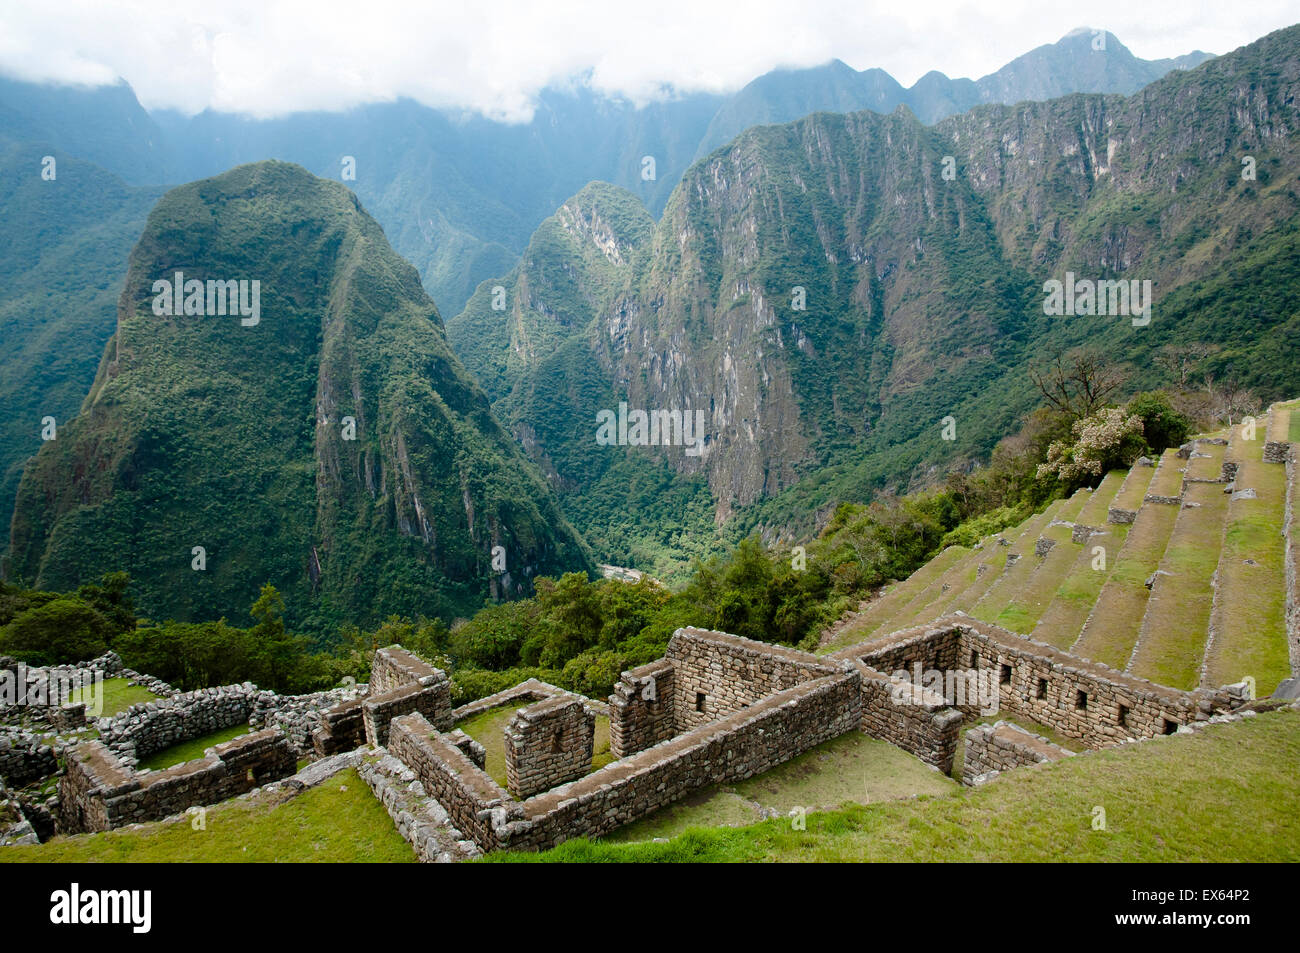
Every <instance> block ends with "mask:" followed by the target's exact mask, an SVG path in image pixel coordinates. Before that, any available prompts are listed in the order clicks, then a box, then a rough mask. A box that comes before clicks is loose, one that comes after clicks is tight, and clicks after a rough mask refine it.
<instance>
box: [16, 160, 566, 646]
mask: <svg viewBox="0 0 1300 953" xmlns="http://www.w3.org/2000/svg"><path fill="white" fill-rule="evenodd" d="M177 273H179V274H180V275H181V276H182V277H181V279H180V283H181V285H182V287H183V290H184V295H185V297H184V307H185V313H179V311H178V310H177V309H174V308H171V307H170V305H171V303H172V300H173V299H172V295H173V292H174V290H175V289H164V293H161V294H160V292H159V286H158V284H157V282H159V281H162V282H173V283H175V281H176V278H175V276H176V275H177ZM228 281H229V282H235V283H244V284H242V285H241V286H240V287H239V300H240V305H241V308H240V310H239V311H238V312H237V313H236V312H235V310H234V309H233V307H227V308H226V309H224V311H223V310H220V309H219V310H217V311H216V312H215V313H214V311H213V305H212V301H213V299H212V294H213V291H212V287H213V285H214V284H215V283H217V282H228ZM253 281H257V282H258V284H257V285H253V284H252V282H253ZM191 282H193V283H194V284H195V286H196V287H195V288H194V289H193V290H194V291H197V294H198V297H197V298H195V299H194V304H195V306H196V307H198V308H200V309H203V313H202V314H193V313H192V312H191V310H190V304H191V299H190V295H191V293H192V289H191V284H190V283H191ZM205 289H206V293H207V298H206V299H205V298H204V291H205ZM175 293H176V294H179V292H175ZM219 293H220V289H219ZM250 299H251V300H250ZM175 300H177V301H180V300H182V299H181V298H179V297H177V298H176V299H175ZM160 302H161V305H160ZM244 305H251V307H244ZM160 307H161V310H162V311H163V313H161V314H160V313H159V310H160ZM495 547H500V550H499V551H497V552H495V553H494V548H495ZM494 555H496V556H497V557H498V560H497V564H496V565H493V563H494V559H493V557H494ZM589 565H590V561H589V556H588V554H587V551H586V549H585V547H584V545H583V544H582V543H581V541H580V540H579V538H578V537H577V535H576V534H575V533H574V532H573V531H572V530H571V529H569V527H568V524H567V523H566V521H565V520H564V518H563V517H562V515H561V514H560V512H559V509H558V508H557V506H556V505H555V502H554V499H553V497H552V496H551V494H550V493H549V491H548V490H547V489H546V486H545V484H544V483H543V481H542V480H541V479H540V478H539V477H538V476H537V475H536V472H535V471H534V470H533V469H532V468H531V466H530V465H529V464H528V463H527V462H526V460H525V458H524V457H523V454H522V452H521V451H520V449H519V448H518V446H517V445H516V444H515V442H514V441H513V440H512V439H511V438H510V436H509V434H507V433H506V432H505V431H504V430H502V429H501V427H500V426H499V425H498V424H497V422H496V420H495V419H494V418H493V416H492V414H491V411H490V409H489V405H488V401H487V398H486V397H485V396H484V394H483V392H482V391H481V390H480V389H479V387H478V386H477V385H476V384H475V383H474V381H473V380H472V378H470V376H469V375H468V374H467V373H466V372H465V370H464V368H463V367H462V366H461V364H460V362H459V361H458V360H457V359H456V358H455V356H454V355H453V354H452V352H451V349H450V348H449V347H448V346H447V343H446V339H445V335H444V331H443V327H442V322H441V319H440V318H439V316H438V313H437V310H436V309H435V307H434V305H433V303H432V302H431V301H430V300H429V298H428V296H427V295H426V294H425V293H424V290H423V288H422V287H421V286H420V282H419V277H418V275H417V274H416V272H415V270H414V269H413V268H412V267H411V266H410V264H409V263H407V262H405V261H403V260H402V259H401V258H400V257H398V256H397V254H396V253H395V252H393V251H392V249H391V248H390V247H389V246H388V243H387V242H386V240H385V239H384V236H383V233H382V231H381V230H380V228H379V226H378V224H377V223H376V222H375V221H374V220H373V219H371V218H370V216H368V215H367V214H366V213H365V212H364V211H363V210H362V208H361V206H360V203H359V202H358V201H357V199H356V197H355V196H354V195H353V194H352V193H351V192H350V191H349V190H347V189H346V188H344V187H343V186H342V185H339V184H338V183H332V182H327V181H325V180H321V179H317V178H315V177H314V176H311V175H310V174H309V173H307V172H306V171H305V170H303V169H301V168H298V167H296V166H291V165H288V164H285V163H278V162H266V163H258V164H256V165H251V166H243V167H240V168H237V169H234V170H232V171H231V172H228V173H226V174H224V175H222V176H218V177H216V178H214V179H208V180H203V181H200V182H196V183H192V184H190V185H186V186H182V187H180V188H177V189H174V190H172V191H171V192H169V193H167V195H166V196H164V197H163V198H162V200H161V201H159V203H158V205H157V206H156V207H155V208H154V209H153V211H152V212H151V213H150V215H149V219H148V223H147V225H146V228H145V230H144V234H143V235H142V236H141V238H140V241H139V242H138V244H137V245H136V248H135V249H134V251H133V252H132V254H131V258H130V264H129V267H128V271H127V277H126V283H125V287H124V289H123V292H122V296H121V300H120V303H119V307H118V327H117V331H116V333H115V335H114V337H113V339H112V341H111V342H110V344H109V347H108V349H107V351H106V353H105V355H104V358H103V361H102V362H101V365H100V368H99V373H98V376H97V378H96V380H95V384H94V386H93V388H92V389H91V392H90V395H89V396H88V397H87V399H86V401H85V404H84V406H83V409H82V412H81V414H80V415H79V416H78V417H77V418H75V419H74V420H72V421H70V422H68V423H67V424H65V425H63V426H61V427H60V429H59V432H58V436H57V439H54V440H51V441H49V442H47V443H46V444H45V445H44V446H43V447H42V448H41V451H40V452H39V453H38V454H37V456H36V457H35V459H34V460H33V461H32V463H30V464H29V465H28V467H27V469H26V471H25V472H24V475H23V480H22V483H21V485H20V487H19V491H18V495H17V502H16V506H15V513H14V518H13V524H12V543H11V553H10V565H9V567H8V571H9V574H10V576H11V578H19V579H25V580H28V581H29V582H31V583H33V584H34V585H37V586H41V587H51V588H58V587H67V586H70V585H74V584H76V582H77V581H79V580H82V579H87V578H95V577H96V576H97V575H98V574H101V573H103V572H106V571H109V570H118V569H125V570H127V571H128V572H130V574H131V577H132V579H133V582H134V584H135V588H136V590H137V591H138V593H139V604H140V605H141V607H142V608H143V609H144V610H145V611H146V612H147V613H149V614H150V615H151V616H154V617H164V616H166V617H174V618H177V619H205V618H215V617H217V616H221V615H227V616H230V617H232V618H235V617H239V616H242V610H243V608H244V607H245V606H247V605H248V604H249V601H250V597H251V596H253V595H254V594H256V593H257V591H258V590H259V587H260V586H261V585H262V584H263V583H266V582H271V583H272V584H274V585H275V586H276V587H277V588H278V589H279V590H280V592H281V593H282V594H283V595H284V597H285V600H286V603H287V605H288V609H289V613H290V616H289V617H290V618H291V619H292V620H294V621H295V623H296V624H299V625H301V626H303V627H305V628H308V629H313V630H321V629H324V628H327V627H329V626H331V625H333V624H336V623H337V622H339V621H340V620H349V621H351V620H374V619H380V618H383V617H385V616H386V615H387V614H389V613H406V614H411V615H414V614H419V613H424V614H428V615H429V616H434V615H443V616H444V617H447V618H452V617H455V616H457V615H463V614H467V613H469V612H472V611H473V609H474V608H476V607H477V606H479V605H481V604H482V602H483V600H484V599H485V598H487V597H489V596H493V595H495V596H509V595H516V594H520V593H524V592H528V591H529V590H530V581H531V579H532V577H533V576H535V575H537V574H539V573H548V574H552V575H554V574H556V573H558V572H561V571H564V570H570V569H582V568H584V567H587V566H589Z"/></svg>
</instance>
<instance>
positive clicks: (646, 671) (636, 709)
mask: <svg viewBox="0 0 1300 953" xmlns="http://www.w3.org/2000/svg"><path fill="white" fill-rule="evenodd" d="M676 697H677V689H676V686H675V684H674V670H673V663H672V662H670V661H668V659H657V660H656V661H654V662H650V663H649V664H647V665H642V666H640V667H639V668H634V669H631V670H629V671H626V672H624V673H623V674H622V675H620V676H619V680H618V684H617V685H615V686H614V694H613V695H611V696H610V697H609V750H610V751H611V752H612V753H613V755H614V757H615V758H626V757H627V756H628V755H630V754H636V753H637V752H638V751H644V750H645V749H646V748H649V747H652V746H654V745H657V744H658V743H659V742H661V741H667V740H668V739H669V738H671V737H672V736H673V735H674V734H676V733H677V726H676V721H675V718H674V711H673V705H674V701H675V699H676Z"/></svg>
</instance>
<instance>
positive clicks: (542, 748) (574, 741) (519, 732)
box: [480, 698, 596, 798]
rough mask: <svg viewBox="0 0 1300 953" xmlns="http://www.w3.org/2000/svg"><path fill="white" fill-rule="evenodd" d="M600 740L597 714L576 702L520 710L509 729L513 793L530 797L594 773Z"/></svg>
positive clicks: (508, 770)
mask: <svg viewBox="0 0 1300 953" xmlns="http://www.w3.org/2000/svg"><path fill="white" fill-rule="evenodd" d="M595 738H596V713H595V712H594V711H592V710H591V709H589V708H588V707H587V706H586V705H584V704H582V702H580V701H579V700H577V699H576V698H548V699H546V700H545V701H540V702H536V703H535V704H532V705H529V706H528V707H527V708H521V709H519V710H518V711H516V712H515V713H514V715H512V716H511V718H510V721H509V722H508V723H507V724H506V727H505V755H506V784H507V787H508V788H509V790H510V793H511V794H512V795H513V796H514V797H516V798H527V797H531V796H532V795H534V794H537V793H538V792H540V791H546V790H549V789H550V788H553V787H556V786H557V785H560V784H565V783H566V782H568V781H572V780H574V779H575V778H580V777H582V776H583V775H584V774H586V773H587V772H589V771H590V770H591V756H592V750H593V746H594V742H595ZM480 767H481V765H480Z"/></svg>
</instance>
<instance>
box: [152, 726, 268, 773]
mask: <svg viewBox="0 0 1300 953" xmlns="http://www.w3.org/2000/svg"><path fill="white" fill-rule="evenodd" d="M248 731H249V728H248V725H247V724H243V725H231V726H230V727H229V728H220V729H218V730H216V731H214V732H212V733H211V734H207V735H202V736H200V737H198V738H191V739H190V740H189V741H182V742H181V743H180V744H178V745H172V746H171V747H170V748H164V749H163V750H162V751H155V752H154V753H153V754H151V755H149V757H147V758H141V759H140V769H141V770H145V769H148V770H150V771H162V770H163V769H164V768H170V767H171V766H172V765H175V764H184V763H185V762H186V761H193V760H194V759H195V758H201V757H203V749H205V748H211V747H212V746H213V745H219V744H221V743H222V742H223V741H230V740H231V739H232V738H238V737H239V736H240V735H246V734H248Z"/></svg>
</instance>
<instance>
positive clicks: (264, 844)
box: [0, 768, 415, 863]
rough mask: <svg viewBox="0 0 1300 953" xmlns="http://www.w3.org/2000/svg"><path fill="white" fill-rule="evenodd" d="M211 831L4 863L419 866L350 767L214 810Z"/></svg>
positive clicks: (98, 842) (186, 827)
mask: <svg viewBox="0 0 1300 953" xmlns="http://www.w3.org/2000/svg"><path fill="white" fill-rule="evenodd" d="M206 825H207V829H206V830H202V831H196V830H194V829H193V828H192V827H191V819H190V818H188V817H183V818H180V819H177V820H170V821H155V822H152V823H149V824H142V825H140V826H139V827H138V828H136V829H132V830H125V829H124V830H118V831H110V832H108V833H105V834H80V835H78V836H76V837H56V838H55V839H54V840H52V841H50V842H49V843H47V844H41V845H39V846H32V847H6V848H5V849H4V850H3V851H0V861H10V862H19V863H24V862H25V863H40V862H46V863H100V862H105V861H130V862H135V863H302V862H307V861H317V862H321V863H356V862H367V863H411V862H414V860H415V857H414V855H413V854H412V852H411V848H410V846H409V845H408V844H407V843H406V841H404V840H402V838H401V835H399V834H398V833H397V831H396V829H394V827H393V823H392V821H391V820H389V818H388V814H387V813H386V812H385V811H384V808H383V805H381V804H380V803H379V801H377V800H376V799H375V798H374V796H373V795H372V794H371V793H370V790H369V789H368V788H367V787H366V785H365V782H364V781H362V780H361V778H360V776H359V775H358V774H357V773H356V771H354V770H352V769H351V768H349V769H348V770H347V771H344V772H342V773H341V774H338V775H336V776H335V777H333V778H331V779H330V780H328V781H326V782H325V783H324V784H322V785H320V786H319V787H316V788H312V789H311V790H309V791H306V792H304V793H303V794H301V795H299V796H298V797H295V798H293V799H292V800H289V801H285V802H283V803H279V804H269V803H267V801H265V800H261V799H249V800H246V801H227V802H225V803H224V804H220V805H217V806H216V807H210V808H208V811H207V819H206Z"/></svg>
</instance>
